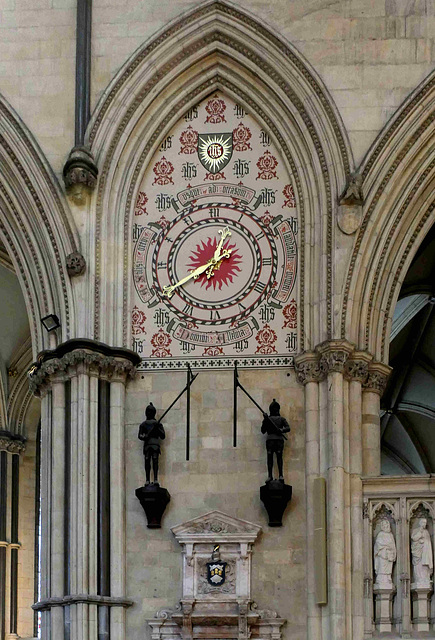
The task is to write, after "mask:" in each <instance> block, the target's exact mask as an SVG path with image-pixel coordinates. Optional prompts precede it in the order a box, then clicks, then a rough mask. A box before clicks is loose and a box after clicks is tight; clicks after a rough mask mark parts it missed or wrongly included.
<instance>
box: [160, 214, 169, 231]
mask: <svg viewBox="0 0 435 640" xmlns="http://www.w3.org/2000/svg"><path fill="white" fill-rule="evenodd" d="M157 224H159V225H160V226H161V227H162V228H163V229H166V227H167V226H168V224H169V220H168V219H167V218H165V216H162V217H161V218H159V219H158V220H157Z"/></svg>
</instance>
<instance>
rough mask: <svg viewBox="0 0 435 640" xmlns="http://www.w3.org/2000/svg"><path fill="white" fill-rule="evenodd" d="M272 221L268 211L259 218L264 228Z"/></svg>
mask: <svg viewBox="0 0 435 640" xmlns="http://www.w3.org/2000/svg"><path fill="white" fill-rule="evenodd" d="M272 220H273V215H272V214H271V213H270V211H265V212H264V213H263V215H262V216H261V222H262V224H263V225H264V226H265V227H268V226H269V225H270V223H271V222H272Z"/></svg>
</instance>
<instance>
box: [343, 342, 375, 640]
mask: <svg viewBox="0 0 435 640" xmlns="http://www.w3.org/2000/svg"><path fill="white" fill-rule="evenodd" d="M371 360H372V356H371V355H370V354H369V353H367V352H366V351H354V352H353V353H352V354H351V356H350V357H349V359H348V360H347V361H346V364H345V372H344V374H345V378H346V379H347V380H348V383H349V399H348V406H349V416H348V420H349V469H348V470H349V493H350V531H351V563H349V571H351V575H350V576H349V580H350V581H351V584H352V637H353V638H362V637H363V635H364V563H363V560H364V558H363V548H364V547H363V534H364V530H363V519H362V510H363V493H362V481H361V476H362V469H363V462H362V385H363V383H364V382H365V381H366V380H367V376H368V368H369V363H370V362H371Z"/></svg>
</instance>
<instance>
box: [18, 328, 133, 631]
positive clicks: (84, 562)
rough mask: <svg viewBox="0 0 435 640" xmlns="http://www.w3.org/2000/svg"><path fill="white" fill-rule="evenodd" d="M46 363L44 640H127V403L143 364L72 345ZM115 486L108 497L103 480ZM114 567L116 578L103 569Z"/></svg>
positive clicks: (38, 378)
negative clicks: (128, 388)
mask: <svg viewBox="0 0 435 640" xmlns="http://www.w3.org/2000/svg"><path fill="white" fill-rule="evenodd" d="M45 358H46V361H44V360H42V362H38V364H37V365H35V367H34V372H33V375H32V377H31V379H30V380H31V386H32V387H33V389H34V391H35V392H36V393H37V394H39V395H41V396H42V407H43V411H42V420H41V431H42V460H41V466H42V474H41V477H42V483H41V494H42V518H41V526H42V533H43V536H42V538H43V543H44V546H43V549H42V567H43V569H42V571H43V575H44V576H45V577H46V579H45V581H44V584H43V589H42V594H41V595H42V598H41V602H39V603H36V604H35V605H34V608H35V609H36V610H41V611H42V618H43V624H44V635H43V637H44V640H46V639H50V640H51V639H52V640H62V639H63V638H65V637H69V639H70V640H98V638H100V639H102V638H105V639H107V640H109V638H110V640H116V639H117V638H124V637H125V630H124V624H125V616H124V607H126V606H129V605H130V604H131V603H129V602H128V601H127V600H125V578H124V575H125V522H124V509H125V486H124V430H123V422H124V401H125V384H126V381H127V377H128V376H132V375H134V371H135V370H134V365H135V364H137V363H138V361H139V357H138V356H137V355H136V354H134V353H133V352H130V351H128V350H125V349H112V348H110V347H106V346H105V345H101V344H100V343H94V342H93V341H89V340H80V341H75V340H74V341H69V342H68V343H65V344H64V345H60V346H59V347H58V348H57V349H56V350H55V351H54V352H50V353H47V354H46V355H45ZM100 383H101V387H102V388H103V387H104V388H105V389H106V390H107V389H108V387H109V385H110V386H111V387H112V389H111V390H110V394H100ZM108 395H109V396H110V400H111V402H110V407H108V406H107V401H108ZM103 432H104V434H105V435H106V436H107V437H105V438H104V437H102V434H103ZM109 438H110V442H109ZM109 451H110V458H109V455H108V452H109ZM109 476H110V484H107V483H106V488H105V490H104V491H101V487H100V482H99V480H100V481H101V480H102V479H103V480H104V478H108V477H109ZM109 501H110V503H111V504H110V505H109ZM103 514H106V516H108V518H107V517H106V520H109V521H110V532H111V536H110V537H111V539H112V541H113V545H112V547H111V549H112V550H111V555H110V556H109V555H108V554H107V553H106V552H107V544H106V543H107V541H108V540H109V539H110V538H107V536H106V537H104V536H100V535H99V529H100V527H99V520H100V522H101V524H103V525H104V524H106V525H107V526H109V522H105V520H104V517H102V516H103ZM65 523H66V524H65ZM102 547H105V549H103V548H102ZM105 551H106V552H105ZM109 563H111V565H112V566H111V569H112V571H110V567H109V566H105V565H108V564H109ZM66 568H67V569H68V570H67V571H66V570H65V569H66ZM108 576H112V578H111V580H110V582H108V580H107V577H108ZM109 608H111V611H110V613H109ZM100 609H101V610H102V615H99V613H100V611H99V610H100ZM109 618H110V627H111V630H110V633H109V625H108V620H109Z"/></svg>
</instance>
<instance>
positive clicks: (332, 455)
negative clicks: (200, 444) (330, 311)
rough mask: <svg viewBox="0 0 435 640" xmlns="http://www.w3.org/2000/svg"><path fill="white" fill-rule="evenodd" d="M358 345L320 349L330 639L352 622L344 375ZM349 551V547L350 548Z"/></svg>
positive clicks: (344, 635) (341, 344) (341, 343)
mask: <svg viewBox="0 0 435 640" xmlns="http://www.w3.org/2000/svg"><path fill="white" fill-rule="evenodd" d="M353 349H354V345H352V344H350V343H349V342H347V341H345V340H331V341H330V342H326V343H322V344H321V345H319V346H318V347H317V348H316V351H318V352H319V354H320V366H321V368H322V369H323V370H324V371H325V372H326V375H327V380H326V384H327V399H328V409H327V416H328V429H327V456H328V460H327V475H326V479H327V522H328V527H327V534H328V586H329V603H328V614H329V616H328V617H329V631H330V637H331V638H336V639H337V640H338V639H340V640H341V639H343V640H344V639H345V638H347V637H348V636H349V633H348V631H350V629H349V628H348V627H350V626H351V619H349V618H348V615H347V604H348V602H350V597H351V594H350V593H349V589H348V588H347V587H350V585H347V584H346V575H345V566H346V547H347V545H348V542H349V533H350V523H349V522H346V513H345V501H344V498H345V494H346V493H347V492H346V482H347V479H346V478H345V474H346V473H347V471H348V469H347V468H346V467H347V464H346V462H347V461H346V459H345V429H346V428H347V426H348V425H347V420H346V416H345V385H344V382H345V381H344V371H345V365H346V362H347V359H348V358H349V355H350V353H351V352H352V351H353ZM348 551H349V547H348ZM349 613H350V612H349Z"/></svg>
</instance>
